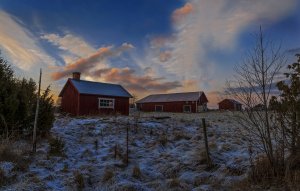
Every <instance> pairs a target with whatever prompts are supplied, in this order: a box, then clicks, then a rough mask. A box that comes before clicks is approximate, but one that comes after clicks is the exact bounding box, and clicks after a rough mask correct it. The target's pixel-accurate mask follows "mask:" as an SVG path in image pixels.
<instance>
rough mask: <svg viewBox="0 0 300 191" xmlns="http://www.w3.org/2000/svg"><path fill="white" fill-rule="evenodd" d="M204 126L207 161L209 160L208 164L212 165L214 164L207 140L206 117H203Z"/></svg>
mask: <svg viewBox="0 0 300 191" xmlns="http://www.w3.org/2000/svg"><path fill="white" fill-rule="evenodd" d="M202 127H203V134H204V144H205V155H206V162H207V165H208V166H209V167H210V166H211V165H212V163H211V159H210V156H209V148H208V141H207V131H206V124H205V118H202Z"/></svg>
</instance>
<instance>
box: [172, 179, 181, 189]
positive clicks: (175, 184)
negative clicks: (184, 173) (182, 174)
mask: <svg viewBox="0 0 300 191" xmlns="http://www.w3.org/2000/svg"><path fill="white" fill-rule="evenodd" d="M179 186H180V180H178V178H173V179H172V180H171V181H170V182H169V187H170V188H176V187H179Z"/></svg>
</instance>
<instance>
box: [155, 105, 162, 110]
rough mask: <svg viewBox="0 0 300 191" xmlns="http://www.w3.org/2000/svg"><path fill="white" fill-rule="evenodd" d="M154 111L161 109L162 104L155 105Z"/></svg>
mask: <svg viewBox="0 0 300 191" xmlns="http://www.w3.org/2000/svg"><path fill="white" fill-rule="evenodd" d="M155 111H163V106H162V105H155Z"/></svg>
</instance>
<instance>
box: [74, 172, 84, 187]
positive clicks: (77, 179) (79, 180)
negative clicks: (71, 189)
mask: <svg viewBox="0 0 300 191" xmlns="http://www.w3.org/2000/svg"><path fill="white" fill-rule="evenodd" d="M74 181H75V184H76V186H77V189H78V190H82V189H83V188H84V177H83V175H82V174H81V173H80V172H79V171H75V172H74Z"/></svg>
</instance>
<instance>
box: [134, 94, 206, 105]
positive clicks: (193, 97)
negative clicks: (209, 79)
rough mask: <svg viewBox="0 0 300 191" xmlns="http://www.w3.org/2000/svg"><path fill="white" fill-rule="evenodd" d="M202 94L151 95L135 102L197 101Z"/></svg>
mask: <svg viewBox="0 0 300 191" xmlns="http://www.w3.org/2000/svg"><path fill="white" fill-rule="evenodd" d="M202 94H203V92H183V93H170V94H153V95H149V96H147V97H145V98H143V99H141V100H139V101H137V102H136V103H153V102H175V101H197V100H198V99H199V98H200V96H201V95H202Z"/></svg>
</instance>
